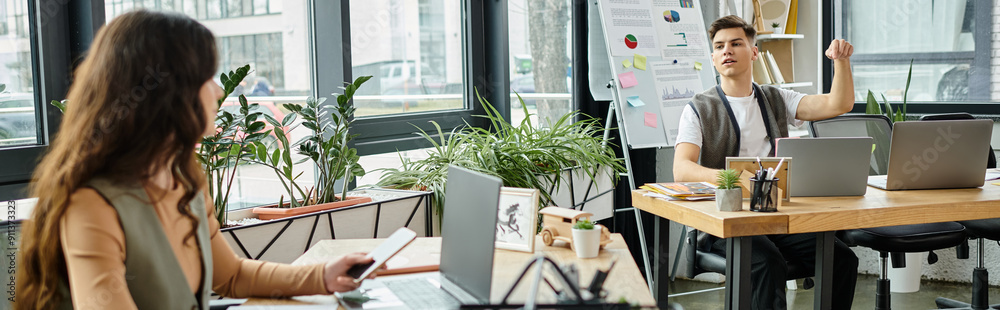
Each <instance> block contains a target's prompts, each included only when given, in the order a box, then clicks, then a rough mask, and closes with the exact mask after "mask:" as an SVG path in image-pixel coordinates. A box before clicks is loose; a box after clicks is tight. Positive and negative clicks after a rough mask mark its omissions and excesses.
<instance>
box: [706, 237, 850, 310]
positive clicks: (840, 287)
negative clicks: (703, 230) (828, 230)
mask: <svg viewBox="0 0 1000 310" xmlns="http://www.w3.org/2000/svg"><path fill="white" fill-rule="evenodd" d="M751 240H752V241H751V242H752V247H753V248H752V249H753V252H752V254H751V263H750V264H751V266H750V267H751V273H750V279H751V281H752V283H753V286H752V287H751V288H752V290H753V293H752V298H751V299H752V300H751V308H752V309H754V310H784V309H786V305H785V281H786V280H787V279H786V277H785V274H786V273H787V271H788V267H787V264H788V262H798V263H800V264H802V266H804V267H805V268H809V270H815V267H816V264H815V263H816V234H812V233H809V234H793V235H769V236H753V237H751ZM725 249H726V239H719V240H716V241H715V243H714V244H713V245H712V251H713V252H715V253H717V254H719V255H725V253H726V251H725ZM833 249H834V251H833V263H834V266H833V305H832V306H833V309H851V303H853V301H854V286H855V284H856V283H857V281H858V257H857V256H856V255H854V252H853V251H851V249H850V248H848V247H847V245H846V244H844V243H843V242H841V241H840V240H837V239H835V240H834V244H833Z"/></svg>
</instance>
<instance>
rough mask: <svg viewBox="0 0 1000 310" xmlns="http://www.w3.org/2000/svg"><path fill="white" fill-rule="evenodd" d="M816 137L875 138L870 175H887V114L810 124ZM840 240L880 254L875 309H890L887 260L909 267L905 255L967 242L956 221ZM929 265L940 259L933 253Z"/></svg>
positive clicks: (863, 232)
mask: <svg viewBox="0 0 1000 310" xmlns="http://www.w3.org/2000/svg"><path fill="white" fill-rule="evenodd" d="M809 133H810V134H811V135H812V136H813V137H872V138H873V139H874V140H875V149H874V150H873V151H872V160H871V169H870V170H869V171H870V174H873V175H877V174H886V172H887V169H888V163H889V145H890V143H891V139H892V123H890V122H889V118H888V117H886V116H884V115H845V116H838V117H834V118H830V119H826V120H822V121H814V122H810V124H809ZM837 236H838V238H840V240H841V241H843V242H844V243H846V244H847V245H848V246H863V247H867V248H870V249H872V250H875V251H878V252H879V260H880V262H879V263H880V266H881V274H880V275H879V279H878V281H877V284H876V292H875V309H876V310H882V309H890V307H891V305H890V298H889V278H888V271H889V269H888V262H887V260H888V258H889V257H890V256H891V257H892V259H891V260H892V267H894V268H902V267H905V266H906V259H905V256H904V253H912V252H930V251H934V250H940V249H945V248H950V247H954V246H958V245H960V244H963V243H965V242H966V235H965V227H964V226H962V225H961V224H959V223H957V222H944V223H929V224H914V225H900V226H890V227H875V228H862V229H853V230H846V231H841V232H838V234H837ZM931 254H932V255H931V256H930V257H929V259H928V262H929V263H931V264H933V263H934V262H935V261H936V260H937V259H936V256H935V255H933V252H931Z"/></svg>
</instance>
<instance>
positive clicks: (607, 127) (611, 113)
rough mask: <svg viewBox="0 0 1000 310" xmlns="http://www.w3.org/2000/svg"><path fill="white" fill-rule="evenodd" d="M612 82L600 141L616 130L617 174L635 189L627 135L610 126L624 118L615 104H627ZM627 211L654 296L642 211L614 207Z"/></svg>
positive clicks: (606, 139) (612, 80) (650, 289)
mask: <svg viewBox="0 0 1000 310" xmlns="http://www.w3.org/2000/svg"><path fill="white" fill-rule="evenodd" d="M614 83H615V80H614V79H611V81H610V82H608V88H611V93H612V94H613V96H612V98H613V99H612V102H611V104H609V105H608V118H607V120H605V123H604V141H603V142H602V146H607V145H608V140H609V139H610V135H611V130H612V129H615V130H617V131H618V136H619V137H620V138H621V140H622V141H621V143H622V144H621V147H622V154H623V155H624V157H625V173H621V174H619V176H624V177H626V178H628V186H629V190H635V189H636V186H635V179H634V178H633V177H632V158H631V156H629V150H630V149H631V148H632V147H631V146H630V145H629V143H628V135H626V134H625V132H623V131H622V130H621V127H618V128H613V127H611V126H612V123H611V121H612V120H616V121H617V122H618V124H619V125H620V124H624V123H625V119H624V118H623V117H622V113H615V112H616V111H615V110H616V108H615V106H619V105H620V104H627V103H622V102H617V101H618V100H620V99H619V98H620V97H619V96H618V88H617V87H615V85H614ZM628 211H632V213H634V214H635V224H636V229H637V230H638V232H639V247H640V248H641V249H642V263H643V266H644V267H646V268H645V272H646V285H647V286H648V287H649V291H650V293H653V296H656V294H655V292H653V269H652V268H651V267H650V263H649V250H648V249H647V248H646V231H645V230H644V229H643V227H642V213H641V211H640V210H639V209H636V208H635V207H628V208H621V209H616V210H615V213H618V212H628Z"/></svg>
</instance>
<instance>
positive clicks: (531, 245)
mask: <svg viewBox="0 0 1000 310" xmlns="http://www.w3.org/2000/svg"><path fill="white" fill-rule="evenodd" d="M538 196H539V192H538V190H537V189H528V188H516V187H503V188H501V189H500V205H499V206H497V227H496V247H497V248H500V249H508V250H515V251H522V252H528V253H533V252H534V251H535V231H536V229H537V228H536V226H537V225H538V224H537V221H538Z"/></svg>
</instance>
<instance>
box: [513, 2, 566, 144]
mask: <svg viewBox="0 0 1000 310" xmlns="http://www.w3.org/2000/svg"><path fill="white" fill-rule="evenodd" d="M508 12H509V14H508V16H509V17H508V18H509V22H508V25H509V27H510V33H511V36H510V57H511V65H510V68H511V75H510V79H511V80H510V91H511V94H510V95H511V110H510V115H511V122H512V123H513V124H517V123H519V122H520V121H521V120H522V119H524V117H525V115H524V112H523V111H524V110H523V109H522V108H521V103H520V102H518V100H517V95H520V96H521V99H523V100H524V104H525V105H526V106H527V107H528V113H529V114H533V115H534V118H533V119H532V123H533V124H536V126H546V125H548V124H549V122H548V121H549V120H551V121H556V120H558V119H559V117H561V116H563V115H565V114H566V113H569V112H570V111H574V110H576V107H574V106H573V100H572V99H573V97H572V95H571V94H570V89H571V88H570V84H571V80H572V79H571V78H570V74H571V72H572V70H571V67H570V53H571V52H572V48H571V45H570V44H571V42H572V40H570V38H571V35H570V31H571V28H572V27H571V24H570V22H571V18H570V12H571V4H570V1H568V0H566V1H531V0H511V1H510V2H509V3H508ZM539 120H541V121H539Z"/></svg>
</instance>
